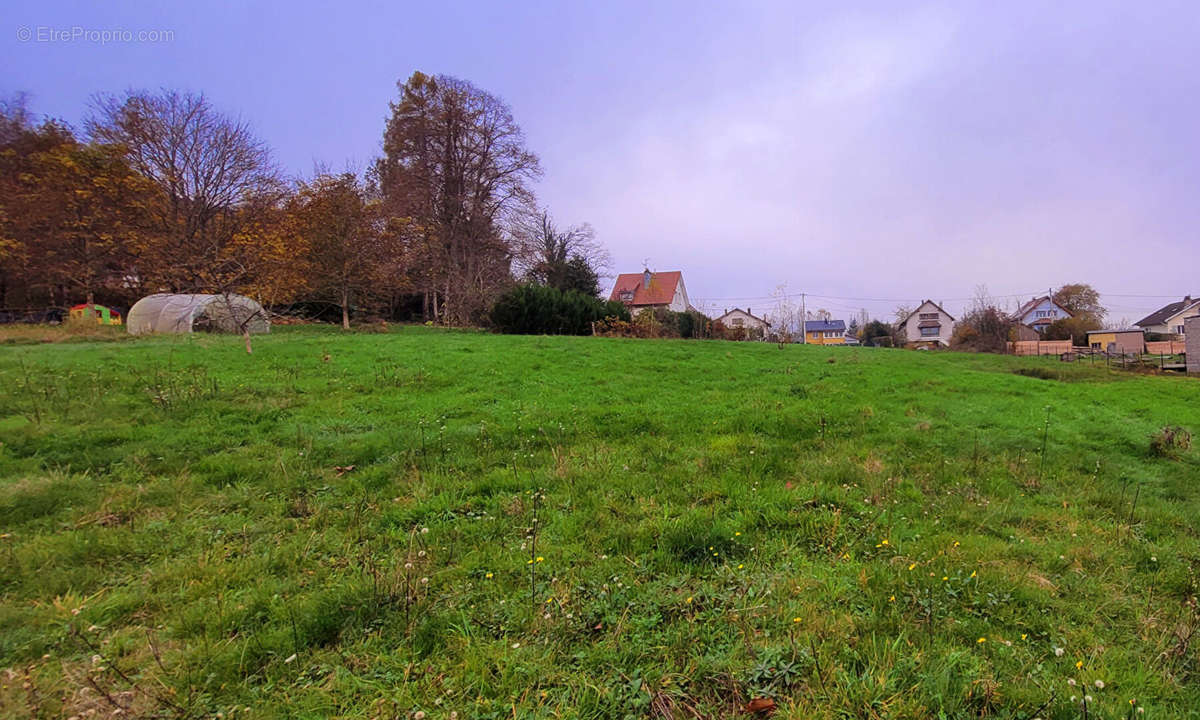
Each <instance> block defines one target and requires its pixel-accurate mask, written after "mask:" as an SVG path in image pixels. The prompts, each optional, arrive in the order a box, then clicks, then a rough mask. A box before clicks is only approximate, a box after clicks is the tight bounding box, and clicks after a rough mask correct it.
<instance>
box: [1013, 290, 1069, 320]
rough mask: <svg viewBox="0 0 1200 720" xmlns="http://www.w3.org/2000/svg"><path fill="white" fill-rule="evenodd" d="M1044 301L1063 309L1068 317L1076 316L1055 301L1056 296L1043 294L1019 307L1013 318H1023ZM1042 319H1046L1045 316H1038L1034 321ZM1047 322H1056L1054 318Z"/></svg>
mask: <svg viewBox="0 0 1200 720" xmlns="http://www.w3.org/2000/svg"><path fill="white" fill-rule="evenodd" d="M1044 302H1049V303H1050V304H1051V305H1053V306H1054V307H1056V308H1058V309H1059V310H1062V311H1063V312H1064V313H1066V315H1067V317H1074V316H1073V315H1072V314H1071V311H1069V310H1067V309H1066V308H1065V307H1063V306H1062V305H1059V304H1058V303H1056V302H1054V298H1052V297H1050V296H1049V295H1042V296H1041V297H1035V298H1031V299H1030V300H1029V301H1028V302H1026V303H1025V304H1024V305H1022V306H1021V307H1019V308H1017V312H1016V313H1014V314H1013V318H1014V319H1016V320H1020V319H1021V318H1023V317H1025V316H1026V315H1028V314H1029V313H1030V311H1032V310H1033V309H1034V308H1036V307H1037V306H1038V305H1041V304H1042V303H1044ZM1041 320H1045V318H1038V319H1037V320H1035V321H1034V322H1039V321H1041ZM1046 322H1048V323H1050V322H1054V320H1046Z"/></svg>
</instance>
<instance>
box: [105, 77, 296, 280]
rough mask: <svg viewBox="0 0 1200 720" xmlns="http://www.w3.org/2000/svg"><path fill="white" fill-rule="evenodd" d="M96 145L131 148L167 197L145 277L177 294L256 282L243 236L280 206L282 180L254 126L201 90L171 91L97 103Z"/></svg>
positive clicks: (137, 165) (130, 155)
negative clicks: (234, 249) (235, 248)
mask: <svg viewBox="0 0 1200 720" xmlns="http://www.w3.org/2000/svg"><path fill="white" fill-rule="evenodd" d="M87 129H88V132H89V133H90V135H91V137H92V138H93V139H94V140H97V141H100V142H104V143H107V144H112V145H117V146H120V147H122V148H124V149H125V157H126V160H127V161H128V162H129V164H130V165H131V166H132V167H133V168H134V169H135V170H137V171H138V172H139V173H141V174H142V175H143V176H145V177H147V178H149V179H150V180H151V181H152V182H153V183H154V185H155V186H156V187H157V188H158V190H159V195H160V197H159V198H158V202H157V203H155V205H154V207H153V210H152V212H153V215H154V217H155V219H156V220H157V226H158V232H157V233H156V234H154V236H153V237H152V241H151V242H148V243H146V245H145V246H144V247H141V248H139V255H141V256H142V257H143V258H144V260H145V262H144V263H143V265H142V266H141V267H140V268H138V272H139V273H142V274H144V275H147V276H149V278H150V279H151V280H152V281H155V282H157V283H158V284H160V285H161V286H163V287H165V288H167V289H171V290H176V291H178V290H207V291H222V292H229V291H231V290H232V289H234V288H236V287H238V286H239V285H242V284H245V283H248V282H250V281H251V280H252V275H253V272H252V268H250V267H249V263H250V262H251V260H252V258H250V257H249V256H248V255H247V253H245V252H242V253H236V254H235V253H230V252H229V250H230V248H231V246H232V245H233V241H234V239H235V238H236V237H237V236H238V234H239V233H242V232H244V231H246V230H247V229H248V228H253V227H254V226H255V224H256V221H257V220H258V219H259V217H260V215H261V214H262V212H264V211H266V210H269V209H270V208H273V207H275V206H276V205H277V203H278V201H279V199H280V197H281V196H282V184H281V182H280V180H279V175H278V172H277V170H276V168H275V165H274V163H273V161H272V159H271V154H270V151H269V150H268V148H267V146H266V145H265V144H264V143H263V142H262V141H261V140H259V139H258V138H257V137H255V135H254V134H253V132H252V131H251V129H250V127H249V126H248V125H247V124H246V123H245V122H242V121H240V120H235V119H233V118H230V117H227V116H225V115H223V114H222V113H220V112H219V111H218V110H217V109H215V108H214V107H213V106H212V105H211V104H210V103H209V102H208V99H207V98H205V97H204V96H203V95H200V94H193V93H187V92H178V91H174V90H163V91H161V92H159V93H150V92H145V91H136V92H129V93H127V94H126V95H125V96H123V97H115V96H98V97H96V98H94V99H93V102H92V113H91V115H90V117H89V118H88V120H87Z"/></svg>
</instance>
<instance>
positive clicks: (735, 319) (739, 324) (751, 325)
mask: <svg viewBox="0 0 1200 720" xmlns="http://www.w3.org/2000/svg"><path fill="white" fill-rule="evenodd" d="M713 322H719V323H721V324H722V325H724V326H725V327H727V328H746V330H761V331H762V332H763V333H764V335H765V333H766V332H767V329H768V328H770V327H771V323H769V322H767V321H766V319H765V318H760V317H758V316H757V315H751V314H750V308H746V309H745V310H742V309H741V308H734V309H732V310H726V311H725V314H724V315H722V316H721V317H719V318H717V319H716V320H714V321H713Z"/></svg>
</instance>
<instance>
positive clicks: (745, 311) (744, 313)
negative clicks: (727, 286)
mask: <svg viewBox="0 0 1200 720" xmlns="http://www.w3.org/2000/svg"><path fill="white" fill-rule="evenodd" d="M735 312H736V313H741V314H743V315H745V316H746V317H750V318H754V319H755V320H757V321H759V322H760V323H762V324H764V325H766V326H767V327H771V323H769V322H767V319H766V318H760V317H759V316H757V315H754V314H752V313H751V312H750V310H749V309H746V310H743V309H741V308H734V309H732V310H726V311H725V314H724V315H722V316H721V317H719V318H717V319H716V320H714V321H713V322H720V321H722V320H724V319H725V318H727V317H729V316H730V315H732V314H734V313H735Z"/></svg>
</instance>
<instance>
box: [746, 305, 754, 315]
mask: <svg viewBox="0 0 1200 720" xmlns="http://www.w3.org/2000/svg"><path fill="white" fill-rule="evenodd" d="M746 314H747V315H753V314H754V313H752V312H750V306H749V305H747V306H746Z"/></svg>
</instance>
